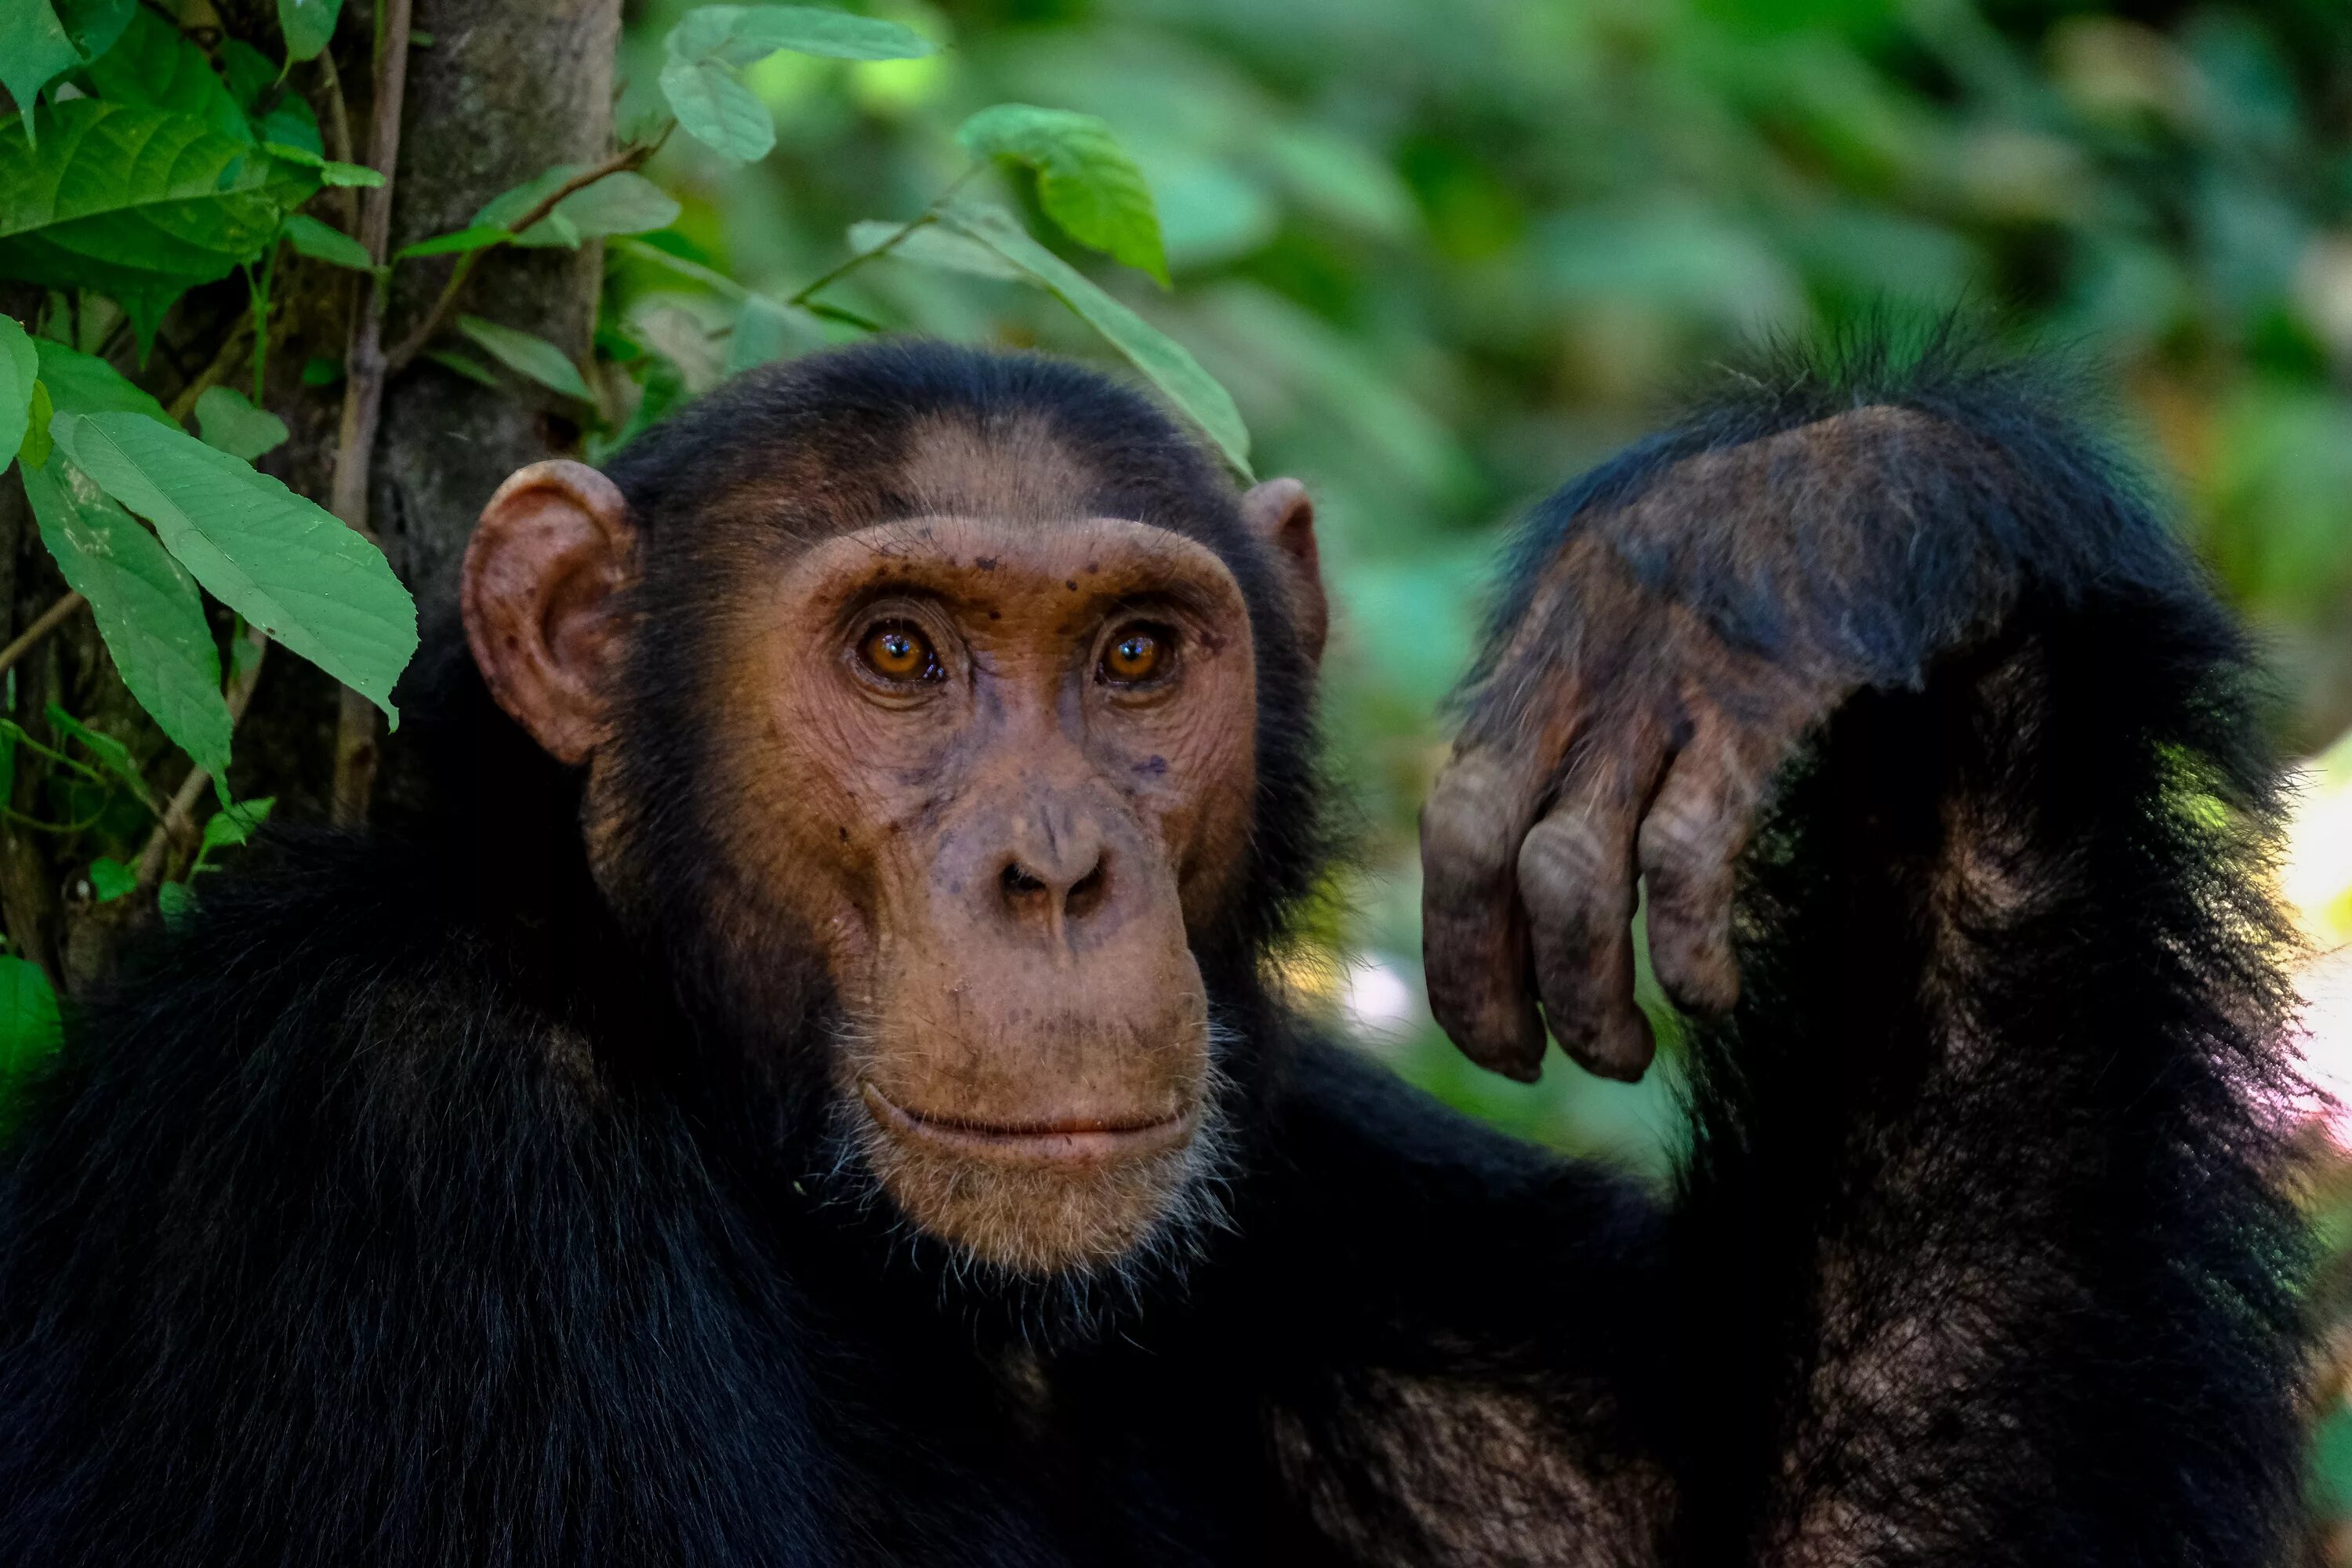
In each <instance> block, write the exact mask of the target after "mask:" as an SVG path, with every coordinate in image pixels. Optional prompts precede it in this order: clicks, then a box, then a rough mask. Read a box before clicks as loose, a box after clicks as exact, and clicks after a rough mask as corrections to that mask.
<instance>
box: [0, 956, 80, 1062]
mask: <svg viewBox="0 0 2352 1568" xmlns="http://www.w3.org/2000/svg"><path fill="white" fill-rule="evenodd" d="M64 1038H65V1022H64V1020H63V1019H62V1018H61V1017H59V1016H58V994H57V993H56V992H55V991H53V990H51V989H50V988H49V977H48V976H47V975H46V974H44V973H41V966H40V965H39V964H37V963H34V962H33V961H32V960H30V959H27V958H18V957H16V955H15V954H14V953H10V954H8V955H6V956H5V957H0V1092H6V1091H13V1090H14V1089H15V1088H16V1085H17V1083H18V1082H19V1081H20V1080H21V1079H23V1078H24V1077H25V1075H26V1073H27V1072H29V1071H31V1070H32V1069H33V1068H37V1067H39V1066H40V1065H41V1064H42V1063H43V1062H45V1061H47V1059H48V1058H51V1057H53V1056H55V1055H56V1054H57V1050H58V1045H59V1044H60V1043H62V1042H63V1040H64Z"/></svg>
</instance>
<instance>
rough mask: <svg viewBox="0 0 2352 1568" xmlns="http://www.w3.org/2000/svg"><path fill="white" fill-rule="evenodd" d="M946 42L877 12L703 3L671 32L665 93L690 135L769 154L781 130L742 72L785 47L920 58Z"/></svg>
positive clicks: (748, 153) (729, 154) (858, 56)
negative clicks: (738, 72) (739, 73)
mask: <svg viewBox="0 0 2352 1568" xmlns="http://www.w3.org/2000/svg"><path fill="white" fill-rule="evenodd" d="M938 48H939V46H938V45H936V44H934V43H932V42H931V41H930V40H929V38H926V37H923V36H922V35H921V34H920V33H918V32H916V31H914V30H913V29H912V28H908V27H902V26H899V25H898V23H896V22H886V21H884V20H882V19H881V18H879V17H876V16H855V15H853V14H851V13H850V12H847V11H826V10H820V9H818V8H816V7H814V6H810V5H700V6H697V7H696V8H695V9H693V10H691V11H688V13H687V14H686V16H685V17H684V18H683V19H682V20H680V21H679V23H678V25H677V26H675V27H672V28H671V29H670V31H669V37H668V40H667V44H666V45H665V49H664V54H665V58H664V60H663V63H662V71H661V87H662V96H663V97H665V98H667V100H669V106H670V111H671V112H672V113H674V114H676V115H677V122H678V124H679V126H680V127H681V128H682V129H684V130H685V132H686V133H687V134H688V135H689V136H691V137H693V138H694V139H695V140H696V141H698V142H701V143H703V144H704V145H705V146H707V147H709V149H710V150H711V151H713V152H715V153H719V155H720V156H721V157H725V158H733V159H736V160H739V161H740V162H743V163H750V162H751V161H753V160H755V159H758V158H761V157H764V156H766V154H767V152H768V149H769V148H771V147H772V146H774V145H775V144H776V128H775V123H774V121H772V119H771V118H770V117H769V114H768V110H767V106H766V105H764V104H762V103H761V101H760V100H759V98H758V96H757V95H756V94H754V93H753V92H752V91H751V89H750V88H748V87H745V86H744V85H743V83H742V80H741V79H740V78H739V77H737V76H736V74H735V72H736V70H737V69H738V68H740V67H743V66H747V65H750V64H751V63H752V62H753V61H755V60H761V59H765V58H767V57H768V56H770V55H772V54H774V53H775V52H776V51H777V50H779V49H790V50H792V51H793V52H794V53H796V54H803V55H821V56H824V57H825V58H830V59H839V60H906V59H917V58H921V57H922V56H924V55H929V54H933V53H936V52H937V51H938Z"/></svg>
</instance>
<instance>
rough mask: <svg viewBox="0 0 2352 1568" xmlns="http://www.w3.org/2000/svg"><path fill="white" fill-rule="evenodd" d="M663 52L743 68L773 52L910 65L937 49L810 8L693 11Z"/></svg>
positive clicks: (915, 36)
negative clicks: (907, 62)
mask: <svg viewBox="0 0 2352 1568" xmlns="http://www.w3.org/2000/svg"><path fill="white" fill-rule="evenodd" d="M666 47H667V50H668V52H669V53H671V54H673V55H676V56H678V57H679V58H684V59H696V60H698V59H716V60H721V61H723V62H725V63H726V64H728V65H730V66H748V65H750V64H751V63H752V62H754V61H756V60H763V59H765V58H768V57H769V56H770V55H772V54H774V53H775V52H776V51H777V50H778V49H790V50H792V51H793V53H794V54H802V55H822V56H824V57H825V58H828V59H836V60H911V59H919V58H922V57H923V56H925V55H932V54H937V53H938V52H939V46H938V45H937V44H935V43H933V42H931V41H930V40H929V38H926V37H923V36H922V35H921V34H920V33H918V32H916V31H915V30H914V29H913V28H911V27H903V26H899V25H898V23H896V22H886V21H883V20H882V19H881V18H879V17H877V16H856V15H854V14H853V13H851V12H847V11H828V10H824V9H821V8H820V7H817V6H814V5H698V6H696V7H695V8H694V9H693V10H691V11H688V13H687V14H686V16H684V17H683V18H682V19H681V20H680V21H679V22H678V25H677V26H675V27H673V28H671V29H670V32H669V38H668V41H667V45H666Z"/></svg>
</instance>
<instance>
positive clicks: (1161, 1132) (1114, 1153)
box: [858, 1082, 1192, 1165]
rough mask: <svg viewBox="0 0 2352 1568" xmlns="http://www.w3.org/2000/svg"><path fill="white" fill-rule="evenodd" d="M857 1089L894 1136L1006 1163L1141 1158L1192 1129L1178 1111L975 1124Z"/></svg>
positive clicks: (874, 1091)
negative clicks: (1021, 1124) (1096, 1119)
mask: <svg viewBox="0 0 2352 1568" xmlns="http://www.w3.org/2000/svg"><path fill="white" fill-rule="evenodd" d="M858 1089H859V1092H861V1093H862V1094H864V1096H865V1097H866V1110H869V1111H870V1112H872V1114H873V1117H874V1120H875V1121H877V1122H879V1123H880V1124H881V1125H882V1126H883V1127H884V1128H885V1129H886V1130H887V1131H890V1132H892V1133H894V1134H896V1135H897V1136H898V1137H900V1138H904V1139H909V1140H913V1141H916V1142H923V1143H929V1144H930V1145H932V1146H933V1147H935V1148H939V1149H942V1150H950V1151H953V1152H956V1153H959V1154H962V1155H965V1156H967V1157H969V1158H972V1159H980V1160H994V1161H997V1162H999V1163H1006V1164H1019V1165H1105V1164H1110V1163H1116V1162H1119V1161H1127V1160H1137V1159H1142V1158H1146V1157H1148V1156H1150V1155H1152V1154H1158V1153H1162V1152H1166V1151H1168V1150H1170V1149H1174V1148H1177V1147H1179V1146H1181V1144H1182V1143H1183V1142H1184V1141H1185V1140H1186V1139H1187V1138H1189V1137H1190V1136H1191V1135H1192V1116H1191V1115H1190V1114H1189V1113H1187V1112H1181V1111H1180V1112H1179V1113H1178V1114H1176V1115H1174V1116H1171V1117H1167V1118H1165V1119H1164V1120H1161V1121H1150V1122H1144V1123H1140V1124H1138V1125H1133V1126H1110V1127H1104V1126H1099V1125H1085V1124H1072V1125H1067V1126H1055V1127H1043V1128H1036V1129H1030V1128H1011V1127H979V1126H974V1125H972V1124H971V1123H970V1122H958V1121H934V1120H932V1119H931V1118H929V1117H928V1116H923V1115H920V1114H919V1113H917V1112H915V1111H911V1110H905V1109H904V1108H902V1107H900V1106H898V1105H897V1104H895V1103H894V1102H892V1100H890V1098H889V1097H888V1096H887V1095H885V1094H884V1093H883V1092H882V1091H881V1090H880V1089H877V1088H875V1087H874V1086H873V1085H872V1084H871V1083H864V1082H861V1083H860V1084H859V1085H858Z"/></svg>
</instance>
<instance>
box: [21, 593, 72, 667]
mask: <svg viewBox="0 0 2352 1568" xmlns="http://www.w3.org/2000/svg"><path fill="white" fill-rule="evenodd" d="M88 603H89V600H87V599H85V598H83V597H82V596H81V595H79V594H68V595H64V596H63V597H61V598H59V599H58V602H57V603H56V604H54V605H50V606H49V607H48V608H47V609H46V610H43V611H42V612H41V613H40V615H39V616H38V617H37V619H35V621H34V622H33V624H32V625H31V626H26V628H25V629H24V630H23V631H22V632H20V633H18V634H17V636H16V641H15V642H12V643H10V644H9V645H8V646H7V647H0V673H5V672H6V671H7V670H9V669H11V668H15V666H16V661H17V660H18V659H20V658H24V657H25V656H26V654H28V653H30V652H32V651H33V650H34V649H35V648H37V647H40V645H41V639H42V638H43V637H47V636H48V635H49V634H50V633H51V632H53V631H56V630H57V629H58V627H59V626H63V625H65V624H66V622H67V621H68V620H69V619H70V618H72V616H73V613H74V612H75V611H76V610H79V609H80V608H81V607H82V606H83V605H86V604H88Z"/></svg>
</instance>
